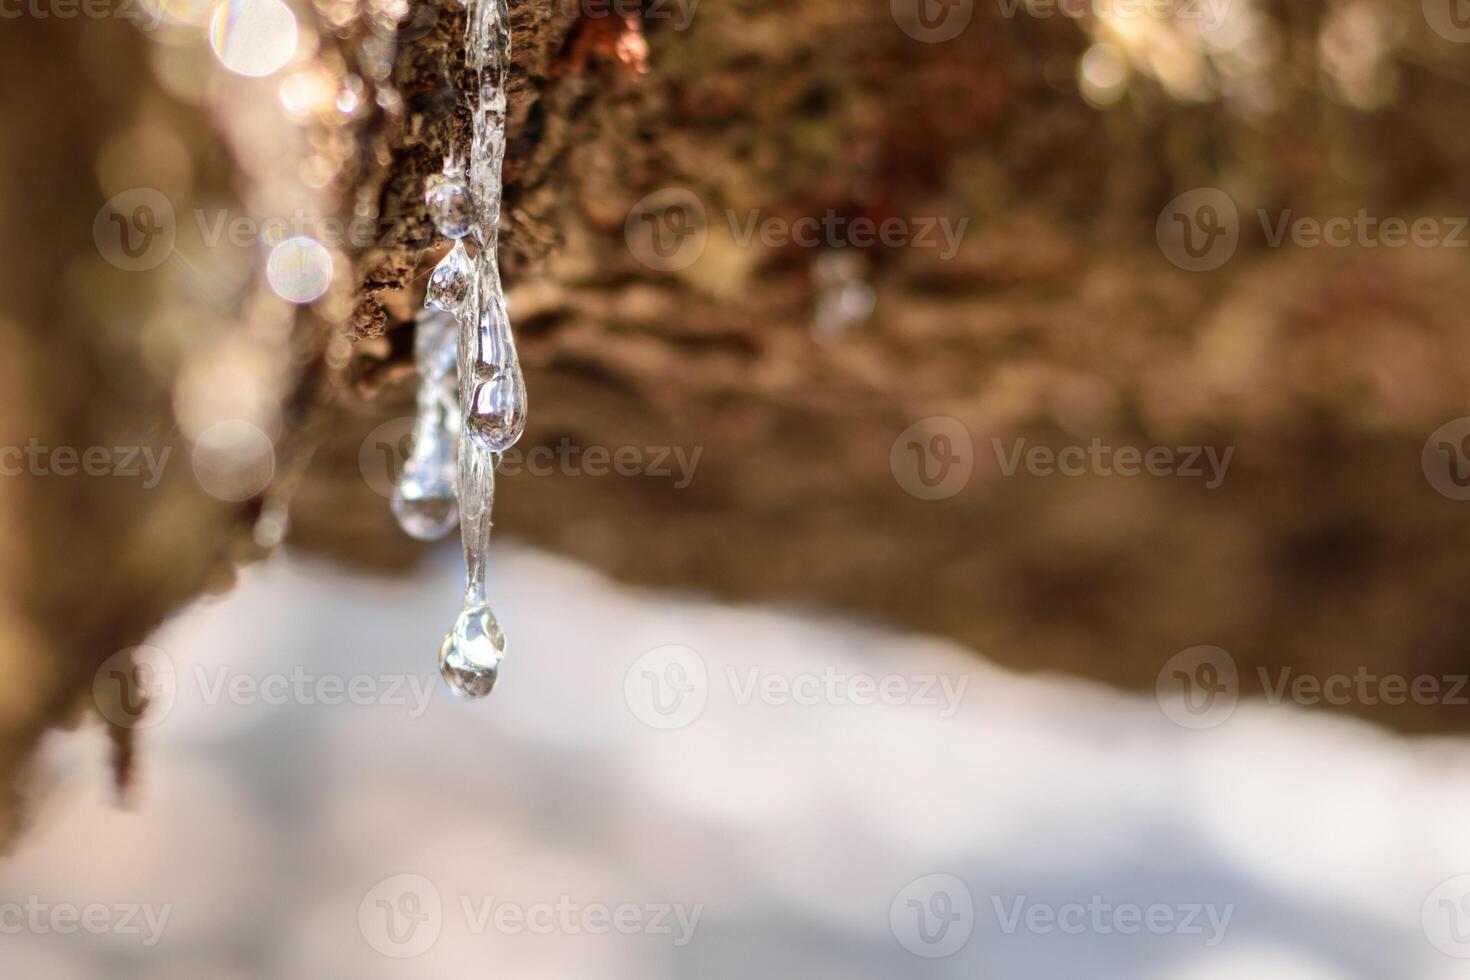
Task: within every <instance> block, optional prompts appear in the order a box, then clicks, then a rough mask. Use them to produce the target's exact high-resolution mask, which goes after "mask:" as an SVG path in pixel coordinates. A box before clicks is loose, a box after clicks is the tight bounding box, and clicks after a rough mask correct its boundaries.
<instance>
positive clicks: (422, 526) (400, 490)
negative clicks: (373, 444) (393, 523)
mask: <svg viewBox="0 0 1470 980" xmlns="http://www.w3.org/2000/svg"><path fill="white" fill-rule="evenodd" d="M426 469H427V470H428V472H424V473H411V472H410V471H409V469H408V467H407V466H405V467H404V469H403V478H402V479H401V480H399V481H398V486H397V487H396V488H394V490H393V516H394V517H395V518H397V519H398V526H399V527H401V528H403V532H404V533H405V534H407V535H408V536H409V537H411V538H416V539H418V540H419V541H438V540H439V539H440V538H442V537H444V536H445V535H446V534H448V533H449V532H450V531H453V530H454V528H455V525H457V524H458V523H459V499H458V498H457V497H456V496H455V495H454V480H453V479H452V478H451V479H442V478H441V476H440V473H438V472H436V471H434V470H433V469H432V468H426ZM449 472H450V473H451V474H452V473H453V472H454V467H453V465H452V463H451V465H450V467H449Z"/></svg>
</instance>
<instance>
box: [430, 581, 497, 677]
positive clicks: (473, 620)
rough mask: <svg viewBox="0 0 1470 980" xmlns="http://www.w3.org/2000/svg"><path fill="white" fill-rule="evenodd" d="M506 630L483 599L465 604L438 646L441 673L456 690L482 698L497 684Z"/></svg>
mask: <svg viewBox="0 0 1470 980" xmlns="http://www.w3.org/2000/svg"><path fill="white" fill-rule="evenodd" d="M504 656H505V634H504V633H502V632H500V624H499V623H498V622H496V620H495V614H494V613H492V612H491V611H490V607H489V606H488V605H485V604H484V603H476V604H474V605H469V606H466V607H465V609H464V611H463V612H461V613H460V614H459V619H457V620H455V623H454V629H452V630H450V631H449V635H448V636H446V637H445V638H444V644H443V645H442V646H441V647H440V648H439V673H441V674H443V675H444V680H445V681H447V682H448V683H449V686H450V688H451V689H452V690H453V691H454V693H455V694H458V695H460V696H461V697H466V698H483V697H484V696H485V695H487V694H489V693H490V690H491V688H493V687H494V686H495V678H496V677H497V676H498V675H499V673H500V660H501V658H502V657H504Z"/></svg>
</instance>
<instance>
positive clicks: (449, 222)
mask: <svg viewBox="0 0 1470 980" xmlns="http://www.w3.org/2000/svg"><path fill="white" fill-rule="evenodd" d="M424 203H425V205H427V207H428V209H429V217H430V218H431V219H432V220H433V222H434V227H435V228H438V229H439V234H441V235H443V236H444V237H445V238H463V237H464V236H466V235H468V234H469V233H470V232H471V231H473V230H474V227H475V203H474V199H473V198H472V197H471V196H470V189H469V188H468V187H466V186H465V184H464V182H463V181H461V180H458V179H455V178H452V177H450V178H445V179H442V180H438V181H435V182H434V183H431V184H430V185H429V188H428V190H427V191H425V192H424Z"/></svg>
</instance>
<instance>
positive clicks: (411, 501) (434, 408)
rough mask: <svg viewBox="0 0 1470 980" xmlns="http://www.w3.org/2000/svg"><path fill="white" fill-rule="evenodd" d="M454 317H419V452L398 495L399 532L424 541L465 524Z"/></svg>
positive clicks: (405, 469) (415, 428) (404, 475)
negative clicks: (461, 515)
mask: <svg viewBox="0 0 1470 980" xmlns="http://www.w3.org/2000/svg"><path fill="white" fill-rule="evenodd" d="M455 326H456V325H455V322H454V318H453V317H449V316H446V315H444V314H442V313H435V312H434V311H432V310H427V309H426V310H424V311H423V312H422V313H420V314H419V316H418V320H417V326H416V327H415V336H414V361H415V362H416V363H417V365H418V369H419V378H420V382H419V395H418V415H417V417H416V418H415V419H414V426H413V447H412V449H411V450H410V451H409V454H408V459H406V460H405V461H404V463H403V473H402V475H401V476H400V477H399V481H398V486H397V487H396V488H395V489H394V492H393V515H394V516H395V517H396V518H398V526H399V527H401V528H403V530H404V531H405V532H406V533H407V534H408V535H409V536H410V537H414V538H418V539H419V540H420V541H437V540H438V539H440V538H442V537H444V535H446V534H448V533H449V532H450V531H452V530H454V525H455V523H456V522H457V521H458V520H459V505H458V500H457V494H456V489H455V482H456V467H455V459H456V455H457V453H456V447H455V444H456V442H457V441H458V439H459V432H460V410H459V385H458V383H457V381H456V372H455V362H456V355H457V354H458V345H457V338H456V330H455Z"/></svg>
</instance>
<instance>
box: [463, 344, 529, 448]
mask: <svg viewBox="0 0 1470 980" xmlns="http://www.w3.org/2000/svg"><path fill="white" fill-rule="evenodd" d="M465 424H466V425H467V426H468V427H469V433H470V438H472V439H474V440H475V442H477V443H479V444H480V445H481V446H483V447H484V448H485V449H487V450H489V451H490V452H492V453H503V452H505V451H506V450H508V449H510V448H511V447H512V446H514V445H515V444H516V441H517V440H519V439H520V437H521V433H522V432H524V431H525V430H526V385H525V382H524V381H522V380H521V374H520V371H519V365H517V370H516V371H515V372H514V374H509V375H501V376H500V377H497V378H492V379H490V380H489V381H482V382H480V383H479V384H478V385H476V386H475V391H474V394H473V395H472V397H471V399H470V412H469V416H468V417H467V418H466V420H465Z"/></svg>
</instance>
